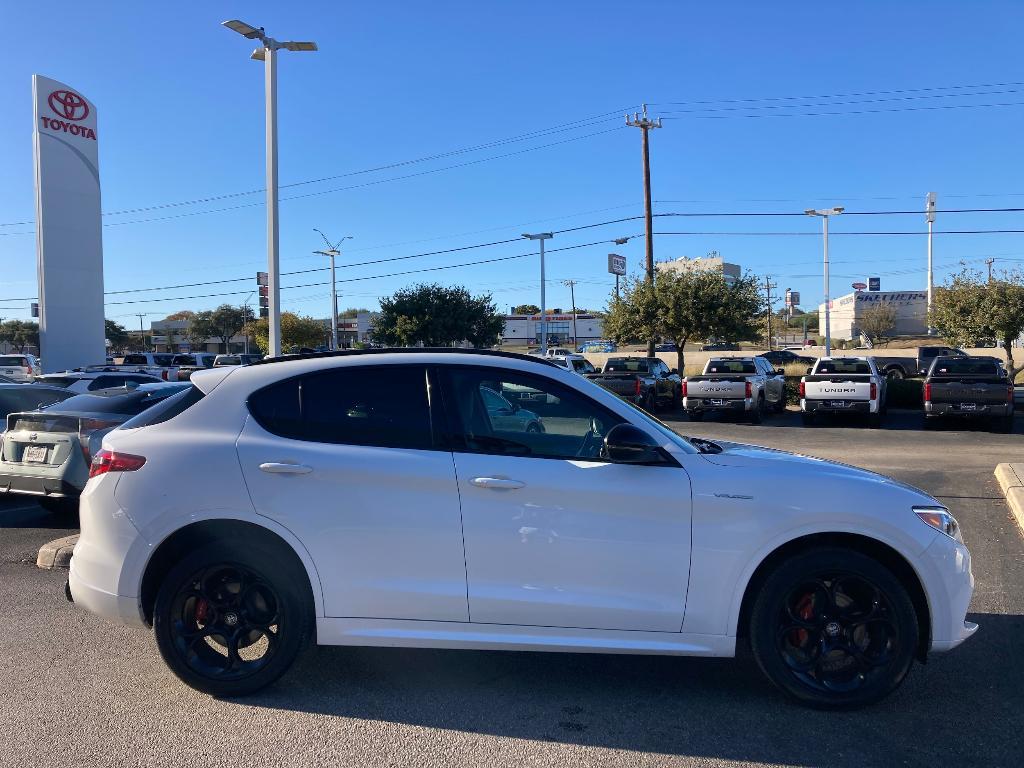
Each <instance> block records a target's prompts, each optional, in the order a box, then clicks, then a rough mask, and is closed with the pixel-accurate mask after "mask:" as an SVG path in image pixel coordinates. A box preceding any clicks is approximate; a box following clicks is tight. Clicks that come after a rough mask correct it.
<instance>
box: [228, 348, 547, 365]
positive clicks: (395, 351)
mask: <svg viewBox="0 0 1024 768" xmlns="http://www.w3.org/2000/svg"><path fill="white" fill-rule="evenodd" d="M395 355H401V356H406V355H408V356H410V357H413V356H433V355H439V356H449V355H451V356H453V357H454V356H462V355H465V356H467V357H480V358H486V357H491V358H494V357H498V358H506V359H511V360H520V361H522V362H528V363H537V364H540V365H550V366H553V367H555V368H557V367H558V366H556V365H555V364H554V363H552V362H551V361H550V360H548V359H546V358H542V357H534V356H532V355H525V354H522V353H519V352H505V351H503V350H497V349H461V348H458V347H385V348H383V349H343V350H337V351H335V352H302V353H299V354H297V355H281V356H280V357H265V358H263V359H262V360H257V361H256V362H255V363H253V364H252V365H249V366H246V367H247V368H252V367H255V366H264V365H277V364H282V363H290V362H295V361H298V360H323V359H328V358H356V357H378V356H379V357H388V356H395ZM389 362H390V361H389Z"/></svg>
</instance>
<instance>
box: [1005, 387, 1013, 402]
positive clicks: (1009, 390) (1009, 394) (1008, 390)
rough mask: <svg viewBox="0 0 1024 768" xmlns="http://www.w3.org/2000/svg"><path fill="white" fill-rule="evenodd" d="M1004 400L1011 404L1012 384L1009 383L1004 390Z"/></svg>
mask: <svg viewBox="0 0 1024 768" xmlns="http://www.w3.org/2000/svg"><path fill="white" fill-rule="evenodd" d="M1006 402H1008V403H1009V404H1010V405H1013V385H1012V384H1011V385H1010V386H1009V388H1008V389H1007V390H1006Z"/></svg>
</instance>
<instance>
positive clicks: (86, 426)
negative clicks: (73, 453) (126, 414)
mask: <svg viewBox="0 0 1024 768" xmlns="http://www.w3.org/2000/svg"><path fill="white" fill-rule="evenodd" d="M120 423H121V422H119V421H103V420H102V419H79V420H78V445H79V446H80V447H81V449H82V456H83V457H84V458H85V461H86V463H89V461H90V460H91V459H92V456H91V454H90V452H89V438H90V437H92V433H93V432H96V431H98V430H101V429H109V428H110V427H116V426H117V425H118V424H120Z"/></svg>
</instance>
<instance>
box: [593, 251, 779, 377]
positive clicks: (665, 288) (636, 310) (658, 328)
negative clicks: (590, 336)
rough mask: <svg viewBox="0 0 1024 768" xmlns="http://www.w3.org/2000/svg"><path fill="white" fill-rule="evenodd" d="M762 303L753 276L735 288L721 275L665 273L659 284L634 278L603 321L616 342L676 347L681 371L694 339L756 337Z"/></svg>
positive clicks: (734, 284)
mask: <svg viewBox="0 0 1024 768" xmlns="http://www.w3.org/2000/svg"><path fill="white" fill-rule="evenodd" d="M763 309H764V306H763V300H762V297H761V292H760V290H759V287H758V284H757V278H755V277H754V276H753V275H744V276H743V277H741V278H740V279H738V280H736V281H735V282H733V283H732V284H731V285H730V284H729V283H728V282H727V281H726V279H725V277H724V276H723V275H722V274H721V273H719V272H713V271H708V272H704V271H699V272H698V271H693V272H674V271H665V272H661V273H659V274H658V276H657V277H656V279H655V282H654V284H653V285H652V284H650V283H648V282H647V281H646V280H643V279H640V278H629V279H627V280H626V283H625V286H624V287H623V288H622V298H621V299H616V298H615V296H614V294H613V295H612V297H611V302H610V304H609V307H608V314H607V315H606V317H605V321H604V330H605V335H606V336H608V337H609V338H611V339H613V340H615V341H617V342H631V341H642V340H645V339H649V338H652V337H661V338H664V339H668V340H670V341H672V342H674V343H675V345H676V358H677V363H676V367H677V368H678V369H679V370H680V371H682V370H683V369H684V366H685V355H684V352H683V349H684V346H685V344H686V343H687V342H688V341H690V340H692V339H701V338H723V339H746V338H753V337H754V336H756V335H757V333H758V330H757V328H758V326H757V323H758V322H759V321H760V322H761V323H762V324H763V323H764V317H763V316H759V314H760V313H761V312H762V311H763Z"/></svg>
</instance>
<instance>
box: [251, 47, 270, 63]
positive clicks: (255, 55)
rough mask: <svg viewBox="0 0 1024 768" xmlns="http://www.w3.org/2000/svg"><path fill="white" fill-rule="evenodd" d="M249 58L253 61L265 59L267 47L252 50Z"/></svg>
mask: <svg viewBox="0 0 1024 768" xmlns="http://www.w3.org/2000/svg"><path fill="white" fill-rule="evenodd" d="M249 58H250V59H252V60H253V61H266V58H267V49H266V48H257V49H256V50H255V51H253V52H252V54H250V56H249Z"/></svg>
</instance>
